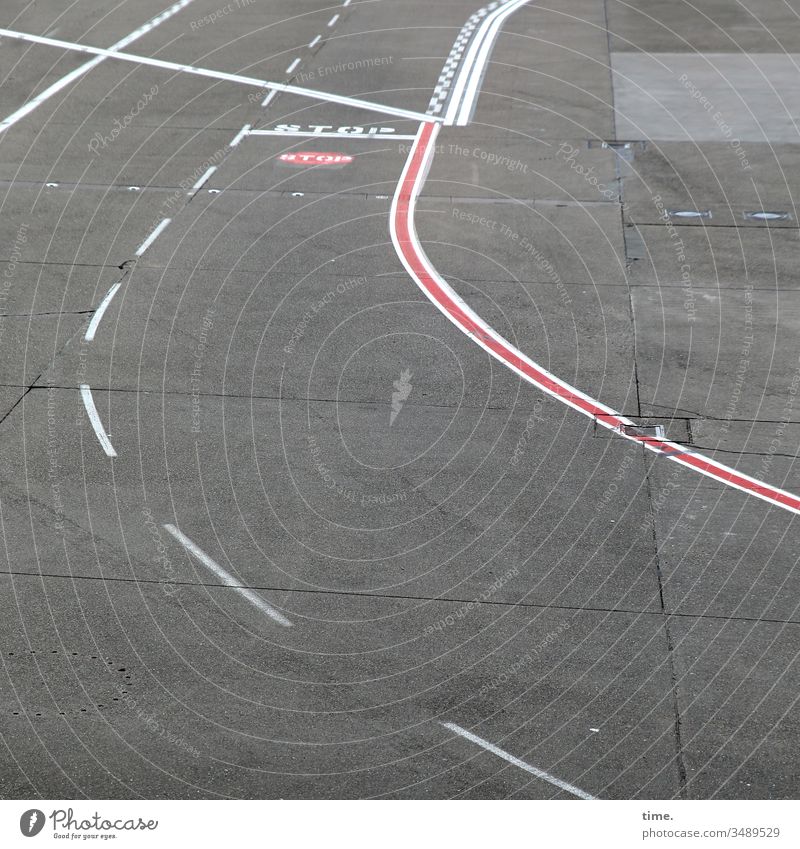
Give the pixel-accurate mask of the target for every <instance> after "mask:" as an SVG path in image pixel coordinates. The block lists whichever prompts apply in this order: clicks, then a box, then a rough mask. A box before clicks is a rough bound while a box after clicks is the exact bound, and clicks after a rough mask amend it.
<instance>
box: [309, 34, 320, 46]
mask: <svg viewBox="0 0 800 849" xmlns="http://www.w3.org/2000/svg"><path fill="white" fill-rule="evenodd" d="M320 41H322V36H321V35H315V36H314V38H313V39H312V40H311V42H310V43H309V45H308V46H309V47H316V45H317V44H319V42H320Z"/></svg>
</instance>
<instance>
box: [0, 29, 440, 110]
mask: <svg viewBox="0 0 800 849" xmlns="http://www.w3.org/2000/svg"><path fill="white" fill-rule="evenodd" d="M0 36H6V37H7V38H18V39H20V40H21V41H30V42H32V43H33V44H45V45H47V46H48V47H59V48H61V49H62V50H75V51H77V52H78V53H92V54H94V55H96V56H108V57H110V58H112V59H119V60H120V61H122V62H134V63H136V64H137V65H149V66H150V67H153V68H163V69H164V70H167V71H182V72H183V73H185V74H195V75H196V76H200V77H209V78H210V79H214V80H225V81H226V82H232V83H240V84H241V85H250V86H256V87H257V88H271V89H275V90H276V91H283V92H286V93H287V94H296V95H298V96H299V97H310V98H313V99H314V100H323V101H327V102H329V103H338V104H340V105H341V106H353V107H355V108H356V109H366V110H367V111H369V112H381V113H383V114H384V115H394V116H396V117H398V118H411V119H412V120H414V121H439V120H441V119H440V118H434V117H431V116H430V115H425V114H424V113H422V112H414V111H413V110H411V109H399V108H397V107H395V106H387V105H385V104H381V103H374V102H372V101H370V100H361V99H360V98H358V97H346V96H345V95H342V94H331V93H329V92H325V91H317V90H316V89H313V88H304V87H303V86H297V85H290V84H289V83H275V82H271V81H270V80H259V79H256V78H255V77H245V76H242V75H241V74H228V73H225V72H224V71H213V70H211V69H209V68H195V67H194V66H193V65H182V64H181V63H179V62H167V61H165V60H163V59H153V58H151V57H149V56H139V55H138V54H135V53H121V52H119V51H117V50H104V49H103V48H101V47H89V46H88V45H86V44H76V43H75V42H73V41H59V40H58V39H56V38H45V37H44V36H41V35H32V34H31V33H28V32H19V31H17V30H12V29H0Z"/></svg>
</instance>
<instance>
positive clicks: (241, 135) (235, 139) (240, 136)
mask: <svg viewBox="0 0 800 849" xmlns="http://www.w3.org/2000/svg"><path fill="white" fill-rule="evenodd" d="M250 130H251V125H250V124H245V125H244V126H243V127H242V129H241V130H239V132H238V133H236V135H235V136H234V137H233V141H232V142H231V143H230V145H228V146H229V147H236V145H238V144H239V142H240V141H241V140H242V139H243V138H244V137H245V136H246V135H248V134H249V133H250Z"/></svg>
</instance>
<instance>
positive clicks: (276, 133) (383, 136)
mask: <svg viewBox="0 0 800 849" xmlns="http://www.w3.org/2000/svg"><path fill="white" fill-rule="evenodd" d="M247 135H248V136H302V137H303V138H311V139H326V138H327V139H376V140H377V141H392V140H394V139H406V140H409V141H413V140H414V139H415V138H416V137H417V136H416V134H414V135H409V136H404V135H399V134H398V135H395V133H382V134H381V133H333V132H327V131H325V132H321V133H304V132H300V131H297V132H295V131H294V130H292V131H290V132H283V131H282V130H250V132H249V133H248V134H247Z"/></svg>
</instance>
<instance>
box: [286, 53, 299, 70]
mask: <svg viewBox="0 0 800 849" xmlns="http://www.w3.org/2000/svg"><path fill="white" fill-rule="evenodd" d="M299 64H300V57H299V56H298V57H297V58H296V59H295V60H294V61H293V62H292V64H291V65H289V67H288V68H287V69H286V73H287V74H291V73H292V71H294V69H295V68H296V67H297V66H298V65H299Z"/></svg>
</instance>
